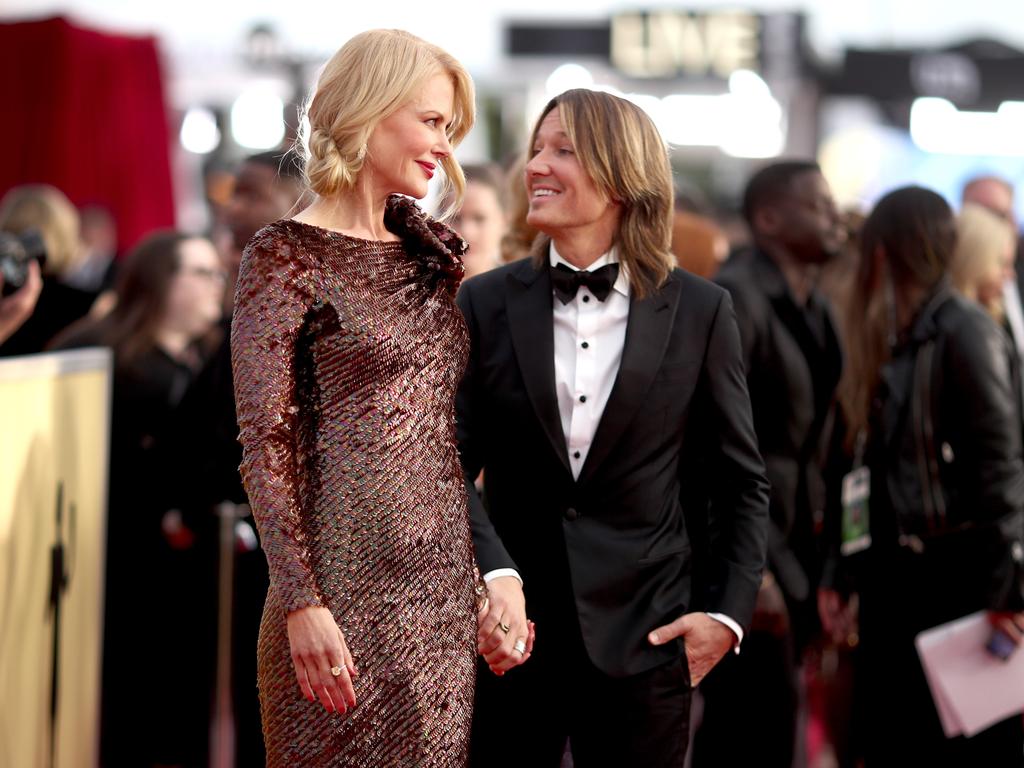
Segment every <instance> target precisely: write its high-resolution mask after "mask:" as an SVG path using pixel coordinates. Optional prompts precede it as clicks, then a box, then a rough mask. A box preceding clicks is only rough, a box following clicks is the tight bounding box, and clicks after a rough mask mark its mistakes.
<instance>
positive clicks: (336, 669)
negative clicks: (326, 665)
mask: <svg viewBox="0 0 1024 768" xmlns="http://www.w3.org/2000/svg"><path fill="white" fill-rule="evenodd" d="M343 670H344V667H331V674H332V675H334V676H335V677H341V673H342V671H343Z"/></svg>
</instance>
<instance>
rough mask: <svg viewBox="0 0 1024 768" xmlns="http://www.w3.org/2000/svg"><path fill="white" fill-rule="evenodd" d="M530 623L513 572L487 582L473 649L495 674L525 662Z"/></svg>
mask: <svg viewBox="0 0 1024 768" xmlns="http://www.w3.org/2000/svg"><path fill="white" fill-rule="evenodd" d="M536 634H537V632H536V628H535V626H534V623H533V622H532V621H530V620H529V619H527V618H526V597H525V596H524V595H523V586H522V584H520V582H519V579H517V578H516V577H515V576H499V577H498V578H496V579H492V580H491V581H489V582H488V583H487V599H486V600H485V601H484V604H483V606H482V607H481V609H480V613H479V614H478V615H477V635H476V645H477V651H478V652H479V653H480V655H481V656H483V657H484V661H486V662H487V666H489V667H490V668H491V672H493V673H494V674H496V675H498V676H499V677H500V676H502V675H504V674H505V673H506V672H508V671H509V670H510V669H512V668H513V667H518V666H519V665H520V664H525V663H526V661H527V660H528V659H529V658H530V655H531V654H532V653H533V641H534V639H535V637H536Z"/></svg>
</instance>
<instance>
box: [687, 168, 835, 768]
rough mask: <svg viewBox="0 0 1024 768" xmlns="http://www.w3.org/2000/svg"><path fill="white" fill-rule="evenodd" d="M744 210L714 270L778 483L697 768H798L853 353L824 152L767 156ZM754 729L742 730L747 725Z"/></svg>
mask: <svg viewBox="0 0 1024 768" xmlns="http://www.w3.org/2000/svg"><path fill="white" fill-rule="evenodd" d="M743 212H744V216H745V218H746V220H747V224H748V226H749V227H750V232H751V235H752V236H753V242H754V246H753V248H752V249H750V250H749V251H745V252H742V253H738V254H735V255H734V256H732V258H730V259H729V260H728V261H727V262H726V263H725V265H724V266H723V267H722V269H721V270H720V271H719V273H718V275H717V276H716V278H715V281H716V282H717V283H719V284H720V285H722V286H724V287H725V288H727V289H728V290H729V293H730V294H731V296H732V300H733V303H734V304H735V307H736V319H737V322H738V324H739V329H740V339H741V341H742V344H743V361H744V366H745V368H746V372H747V388H748V390H749V391H750V400H751V405H752V408H753V413H754V429H755V430H756V432H757V439H758V445H759V447H760V450H761V455H762V456H763V457H764V461H765V467H766V471H767V475H768V480H769V482H770V483H771V507H770V515H771V519H770V522H769V525H768V570H767V572H766V573H765V577H764V581H763V583H762V586H761V591H760V594H759V595H758V602H757V608H756V609H755V612H754V620H753V628H752V631H751V632H750V635H749V636H748V637H747V639H746V642H745V643H744V646H745V647H744V651H743V653H742V654H741V655H739V656H737V657H735V658H730V659H726V660H725V661H724V662H723V663H722V664H721V665H720V666H719V667H718V668H717V669H715V671H714V672H713V673H712V674H711V675H710V676H709V677H708V679H707V682H706V683H705V685H704V686H703V687H702V688H701V693H702V695H703V697H704V717H703V720H702V722H701V724H700V727H699V728H698V729H697V732H696V734H694V742H693V765H694V768H705V767H706V766H715V765H758V766H765V767H766V768H769V767H771V766H777V767H778V768H790V766H792V765H793V760H794V753H795V748H796V741H795V739H796V735H797V733H796V732H797V711H798V705H799V698H800V697H799V694H798V690H799V685H798V673H797V668H796V662H797V661H798V660H799V658H800V655H801V652H802V650H803V648H804V647H805V646H806V643H807V641H808V640H809V639H810V636H811V635H812V633H813V632H814V630H815V628H816V626H817V623H816V622H817V618H816V611H817V605H816V594H817V585H818V581H819V570H820V559H821V558H820V557H819V555H818V553H817V547H818V542H819V540H820V538H821V537H820V535H819V534H820V530H821V526H822V524H823V521H824V509H825V483H824V480H823V477H822V461H821V459H822V446H821V445H820V443H821V439H822V430H823V427H824V425H825V422H826V419H827V417H828V414H829V411H830V408H831V406H832V401H833V398H834V395H835V390H836V386H837V385H838V383H839V375H840V373H841V369H842V353H841V350H840V345H839V340H838V337H837V335H836V331H835V328H834V327H833V323H832V318H831V312H830V309H829V306H828V304H827V302H826V300H825V298H824V297H823V296H822V295H821V293H819V292H818V290H817V288H816V284H817V280H818V277H819V275H820V271H821V267H822V266H823V265H824V264H825V263H826V262H827V261H829V260H830V259H831V258H832V257H833V256H835V255H837V254H838V252H839V249H840V248H841V247H842V244H843V230H842V228H841V226H840V220H839V215H838V212H837V211H836V206H835V202H834V201H833V199H832V193H831V191H830V190H829V186H828V183H827V182H826V181H825V177H824V176H822V174H821V169H820V168H819V167H818V166H817V164H815V163H813V162H804V161H787V162H780V163H774V164H772V165H769V166H766V167H764V168H762V169H761V170H760V171H758V172H757V173H756V174H754V176H753V177H751V179H750V181H749V183H748V184H747V188H746V191H745V194H744V199H743ZM737 731H738V732H740V733H744V734H747V738H743V739H738V738H736V733H737Z"/></svg>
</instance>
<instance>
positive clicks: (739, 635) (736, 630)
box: [484, 576, 743, 653]
mask: <svg viewBox="0 0 1024 768" xmlns="http://www.w3.org/2000/svg"><path fill="white" fill-rule="evenodd" d="M486 578H487V577H486V576H484V579H486ZM707 615H708V616H710V617H711V618H712V619H714V620H715V621H720V622H722V623H723V624H725V626H727V627H728V628H729V629H731V630H732V633H733V634H734V635H736V645H734V646H733V647H732V652H733V653H739V652H740V643H742V642H743V628H742V627H741V626H740V625H739V624H737V623H736V622H735V621H733V620H732V619H730V618H729V617H728V616H726V615H725V614H724V613H709V614H707Z"/></svg>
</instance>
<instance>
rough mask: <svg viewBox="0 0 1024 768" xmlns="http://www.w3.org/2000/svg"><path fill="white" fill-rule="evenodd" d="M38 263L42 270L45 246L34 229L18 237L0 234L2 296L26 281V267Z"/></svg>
mask: <svg viewBox="0 0 1024 768" xmlns="http://www.w3.org/2000/svg"><path fill="white" fill-rule="evenodd" d="M32 261H38V262H39V268H40V269H42V267H43V265H44V264H46V244H45V243H44V242H43V236H42V235H41V234H39V232H38V231H36V230H34V229H30V230H27V231H26V232H23V233H22V234H20V235H12V234H11V233H10V232H0V275H2V276H3V280H4V284H3V291H2V294H0V295H3V296H9V295H10V294H12V293H14V292H15V291H17V290H18V289H19V288H21V286H23V285H24V284H25V281H26V280H28V265H29V264H30V263H31V262H32Z"/></svg>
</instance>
